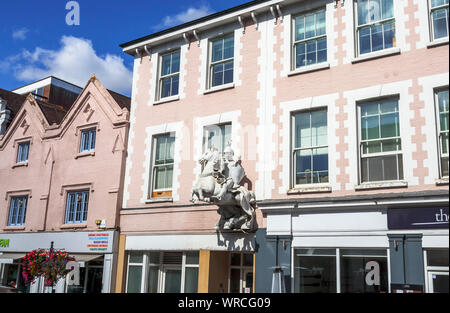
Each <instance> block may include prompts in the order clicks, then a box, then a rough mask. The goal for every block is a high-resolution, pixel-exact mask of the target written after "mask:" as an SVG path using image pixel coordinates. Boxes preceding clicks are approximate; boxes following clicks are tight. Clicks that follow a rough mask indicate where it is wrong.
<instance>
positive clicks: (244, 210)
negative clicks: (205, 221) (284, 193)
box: [191, 147, 256, 232]
mask: <svg viewBox="0 0 450 313" xmlns="http://www.w3.org/2000/svg"><path fill="white" fill-rule="evenodd" d="M233 155H234V153H233V150H232V149H231V147H227V148H226V149H225V151H224V156H225V157H224V158H223V157H222V155H221V153H220V152H219V151H217V149H215V148H210V149H207V150H206V151H205V153H204V154H203V155H202V156H201V158H200V160H199V163H200V164H201V166H202V172H201V174H200V176H199V178H198V180H197V183H196V184H195V186H194V188H193V190H192V196H191V201H192V202H193V203H197V202H198V201H202V202H207V203H211V204H216V205H217V206H219V209H218V210H217V212H218V213H219V214H220V215H221V218H220V220H219V222H218V223H217V224H216V226H215V229H216V230H233V229H235V230H242V231H246V232H249V231H255V230H256V220H255V207H254V206H255V204H256V200H255V194H254V192H253V191H248V190H247V189H246V188H245V187H243V186H240V185H239V183H240V180H242V178H243V177H244V176H245V173H244V170H243V168H242V167H241V165H240V160H237V161H236V160H235V159H233V158H232V157H233ZM236 172H238V173H240V175H239V174H238V175H235V174H233V173H236ZM231 176H233V177H231Z"/></svg>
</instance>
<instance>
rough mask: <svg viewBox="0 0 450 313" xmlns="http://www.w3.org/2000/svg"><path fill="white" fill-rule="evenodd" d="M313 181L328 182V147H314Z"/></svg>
mask: <svg viewBox="0 0 450 313" xmlns="http://www.w3.org/2000/svg"><path fill="white" fill-rule="evenodd" d="M313 165H314V175H313V183H328V148H321V149H314V155H313Z"/></svg>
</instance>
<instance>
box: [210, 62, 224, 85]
mask: <svg viewBox="0 0 450 313" xmlns="http://www.w3.org/2000/svg"><path fill="white" fill-rule="evenodd" d="M223 67H224V65H223V64H217V65H214V66H213V78H212V86H219V85H223V71H224V69H223Z"/></svg>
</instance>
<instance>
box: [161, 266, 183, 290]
mask: <svg viewBox="0 0 450 313" xmlns="http://www.w3.org/2000/svg"><path fill="white" fill-rule="evenodd" d="M162 276H163V277H162V280H161V282H162V286H161V290H162V292H163V293H180V292H181V267H175V266H170V267H169V266H165V267H164V268H163V271H162Z"/></svg>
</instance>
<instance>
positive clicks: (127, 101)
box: [106, 89, 131, 111]
mask: <svg viewBox="0 0 450 313" xmlns="http://www.w3.org/2000/svg"><path fill="white" fill-rule="evenodd" d="M106 90H107V91H108V92H109V94H110V95H111V97H113V99H114V100H115V101H116V102H117V104H118V105H119V106H120V108H121V109H123V108H127V109H128V111H130V108H131V98H130V97H126V96H124V95H121V94H119V93H117V92H114V91H112V90H109V89H106Z"/></svg>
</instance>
